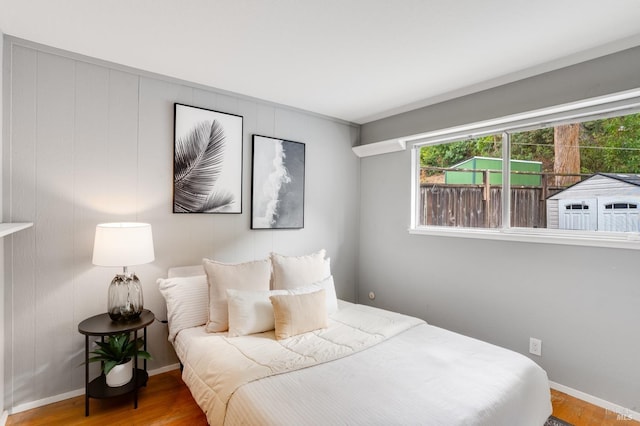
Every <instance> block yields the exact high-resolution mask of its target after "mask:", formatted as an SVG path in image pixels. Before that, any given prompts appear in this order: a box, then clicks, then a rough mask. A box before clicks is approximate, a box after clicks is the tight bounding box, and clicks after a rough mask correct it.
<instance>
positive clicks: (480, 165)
mask: <svg viewBox="0 0 640 426" xmlns="http://www.w3.org/2000/svg"><path fill="white" fill-rule="evenodd" d="M451 168H452V169H470V170H491V171H493V170H495V172H492V173H491V175H490V178H489V183H490V184H491V185H501V184H502V158H490V157H472V158H469V159H468V160H465V161H463V162H461V163H458V164H456V165H453V166H451ZM511 171H512V172H514V171H516V172H534V173H542V162H540V161H525V160H511ZM444 183H446V184H450V185H465V184H466V185H482V184H483V182H482V171H478V172H467V171H452V170H449V171H446V172H445V174H444ZM511 185H514V186H541V185H542V175H541V174H537V175H529V174H518V173H511Z"/></svg>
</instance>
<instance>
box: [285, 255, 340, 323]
mask: <svg viewBox="0 0 640 426" xmlns="http://www.w3.org/2000/svg"><path fill="white" fill-rule="evenodd" d="M327 260H328V259H327ZM318 290H324V291H325V294H326V296H327V300H326V302H327V313H328V314H332V313H334V312H336V311H337V310H338V297H337V296H336V287H335V284H334V283H333V275H329V276H328V277H327V278H325V279H324V280H322V281H320V282H317V283H313V284H311V285H308V286H304V287H298V288H294V289H291V290H288V292H289V294H305V293H313V292H315V291H318Z"/></svg>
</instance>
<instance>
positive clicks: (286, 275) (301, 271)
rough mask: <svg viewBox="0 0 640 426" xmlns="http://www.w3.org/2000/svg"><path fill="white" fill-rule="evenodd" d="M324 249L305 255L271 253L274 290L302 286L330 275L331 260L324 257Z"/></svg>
mask: <svg viewBox="0 0 640 426" xmlns="http://www.w3.org/2000/svg"><path fill="white" fill-rule="evenodd" d="M325 253H326V252H325V250H324V249H322V250H320V251H318V252H317V253H313V254H310V255H307V256H283V255H281V254H277V253H271V263H272V264H273V286H272V288H273V289H274V290H288V289H292V288H297V287H304V286H307V285H310V284H313V283H317V282H319V281H322V280H323V279H325V278H327V277H328V276H329V275H331V262H330V260H329V259H325V258H324V256H325Z"/></svg>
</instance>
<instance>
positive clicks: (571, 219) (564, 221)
mask: <svg viewBox="0 0 640 426" xmlns="http://www.w3.org/2000/svg"><path fill="white" fill-rule="evenodd" d="M558 207H559V215H560V223H559V225H560V229H574V230H580V231H596V230H597V229H598V211H597V208H598V203H597V201H596V199H595V198H592V199H587V200H570V199H569V200H559V204H558Z"/></svg>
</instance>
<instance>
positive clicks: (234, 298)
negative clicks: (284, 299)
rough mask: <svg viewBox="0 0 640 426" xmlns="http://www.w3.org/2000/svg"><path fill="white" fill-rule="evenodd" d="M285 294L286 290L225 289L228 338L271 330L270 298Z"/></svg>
mask: <svg viewBox="0 0 640 426" xmlns="http://www.w3.org/2000/svg"><path fill="white" fill-rule="evenodd" d="M281 294H287V290H269V291H244V290H234V289H230V288H229V289H227V305H228V307H229V337H237V336H246V335H247V334H254V333H262V332H264V331H269V330H273V328H274V327H275V325H274V320H273V307H272V306H271V300H269V297H270V296H274V295H281Z"/></svg>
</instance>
